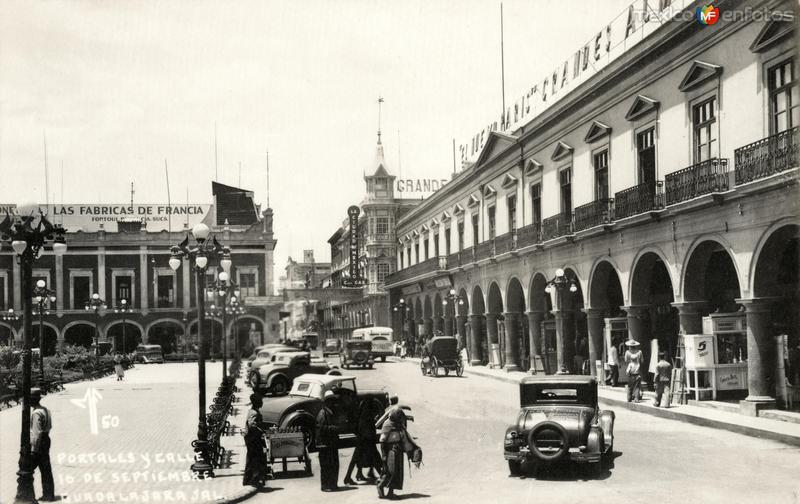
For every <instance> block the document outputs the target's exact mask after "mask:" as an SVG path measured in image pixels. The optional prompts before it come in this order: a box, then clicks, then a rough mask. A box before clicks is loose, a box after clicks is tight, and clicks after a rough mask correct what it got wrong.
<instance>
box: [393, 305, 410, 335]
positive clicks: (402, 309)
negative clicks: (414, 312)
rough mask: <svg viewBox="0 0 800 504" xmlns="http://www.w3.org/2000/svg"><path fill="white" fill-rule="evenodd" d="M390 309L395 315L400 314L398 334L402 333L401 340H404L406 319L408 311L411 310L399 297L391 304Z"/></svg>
mask: <svg viewBox="0 0 800 504" xmlns="http://www.w3.org/2000/svg"><path fill="white" fill-rule="evenodd" d="M392 311H393V312H394V313H396V314H397V315H400V334H402V335H403V341H405V340H406V337H407V336H406V320H407V317H408V314H409V312H411V307H410V306H407V305H406V300H405V299H403V298H400V300H399V301H398V302H397V304H395V305H394V306H392Z"/></svg>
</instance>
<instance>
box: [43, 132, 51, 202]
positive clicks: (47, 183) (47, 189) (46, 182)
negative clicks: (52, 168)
mask: <svg viewBox="0 0 800 504" xmlns="http://www.w3.org/2000/svg"><path fill="white" fill-rule="evenodd" d="M42 142H43V143H44V204H45V207H49V206H50V177H49V176H48V172H47V135H46V134H45V132H44V131H42ZM48 211H49V209H48ZM45 213H47V211H46V212H45Z"/></svg>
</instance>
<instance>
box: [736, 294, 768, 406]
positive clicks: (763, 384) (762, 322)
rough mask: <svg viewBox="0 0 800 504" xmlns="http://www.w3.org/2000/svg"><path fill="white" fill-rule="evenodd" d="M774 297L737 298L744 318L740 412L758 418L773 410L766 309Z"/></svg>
mask: <svg viewBox="0 0 800 504" xmlns="http://www.w3.org/2000/svg"><path fill="white" fill-rule="evenodd" d="M775 299H776V298H753V299H737V300H736V302H737V303H740V304H742V305H744V308H745V310H746V312H745V313H746V316H747V398H746V399H745V400H744V401H741V402H740V403H739V404H740V408H741V411H742V413H744V414H746V415H750V416H758V412H759V411H760V410H762V409H774V408H775V364H774V362H775V350H776V349H775V340H774V338H773V337H772V331H771V329H772V320H771V318H770V308H771V305H772V302H773V301H775Z"/></svg>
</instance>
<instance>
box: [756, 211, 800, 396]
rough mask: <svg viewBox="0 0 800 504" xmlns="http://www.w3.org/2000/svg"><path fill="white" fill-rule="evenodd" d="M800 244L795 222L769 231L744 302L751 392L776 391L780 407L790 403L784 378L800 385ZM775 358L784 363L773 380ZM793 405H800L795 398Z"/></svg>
mask: <svg viewBox="0 0 800 504" xmlns="http://www.w3.org/2000/svg"><path fill="white" fill-rule="evenodd" d="M799 245H800V227H799V226H797V225H795V224H789V225H785V226H782V227H780V228H778V229H776V230H774V231H773V232H772V233H771V234H770V235H769V238H767V240H766V242H764V245H763V247H762V248H761V250H760V251H759V252H758V256H757V257H754V259H753V260H754V261H755V268H754V273H753V289H752V294H753V298H754V299H753V301H752V302H749V303H748V302H745V307H746V309H747V329H748V350H750V352H748V353H749V355H747V363H748V375H749V376H748V393H749V396H755V397H759V396H770V395H771V394H773V393H774V394H775V397H777V399H778V403H779V405H780V406H782V407H787V406H788V404H789V401H787V397H788V394H790V393H792V390H791V389H789V388H788V387H785V386H783V384H784V383H786V382H787V381H788V383H789V384H790V385H791V386H792V387H794V388H796V387H799V386H800V314H799V313H798V309H797V307H798V306H800V272H799V271H798V269H799V267H800V246H799ZM776 336H777V338H776ZM776 343H777V345H776ZM775 351H779V352H780V353H781V356H782V359H776V356H775V353H774V352H775ZM776 361H777V362H779V364H783V370H782V371H783V375H784V376H779V377H778V379H777V380H776V379H775V378H774V377H773V376H772V370H773V369H774V366H772V365H770V363H771V362H776ZM779 370H780V367H779ZM773 387H774V388H773ZM773 390H774V392H773ZM749 398H750V397H748V399H749ZM795 408H796V409H800V406H798V405H796V404H795Z"/></svg>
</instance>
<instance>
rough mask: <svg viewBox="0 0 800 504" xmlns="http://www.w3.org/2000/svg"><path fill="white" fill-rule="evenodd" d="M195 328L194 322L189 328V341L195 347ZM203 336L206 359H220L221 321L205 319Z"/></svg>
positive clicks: (195, 322) (195, 323)
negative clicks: (193, 343)
mask: <svg viewBox="0 0 800 504" xmlns="http://www.w3.org/2000/svg"><path fill="white" fill-rule="evenodd" d="M197 327H198V323H197V321H196V320H195V321H194V322H193V323H192V324H191V325H190V326H189V339H190V340H191V341H194V342H195V345H197V341H199V340H198V339H197ZM203 335H204V336H205V338H206V345H207V346H206V350H207V352H208V353H207V355H206V356H207V357H210V358H220V357H222V350H221V345H222V321H221V320H218V319H216V318H213V319H212V318H210V317H206V318H205V322H204V325H203Z"/></svg>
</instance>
